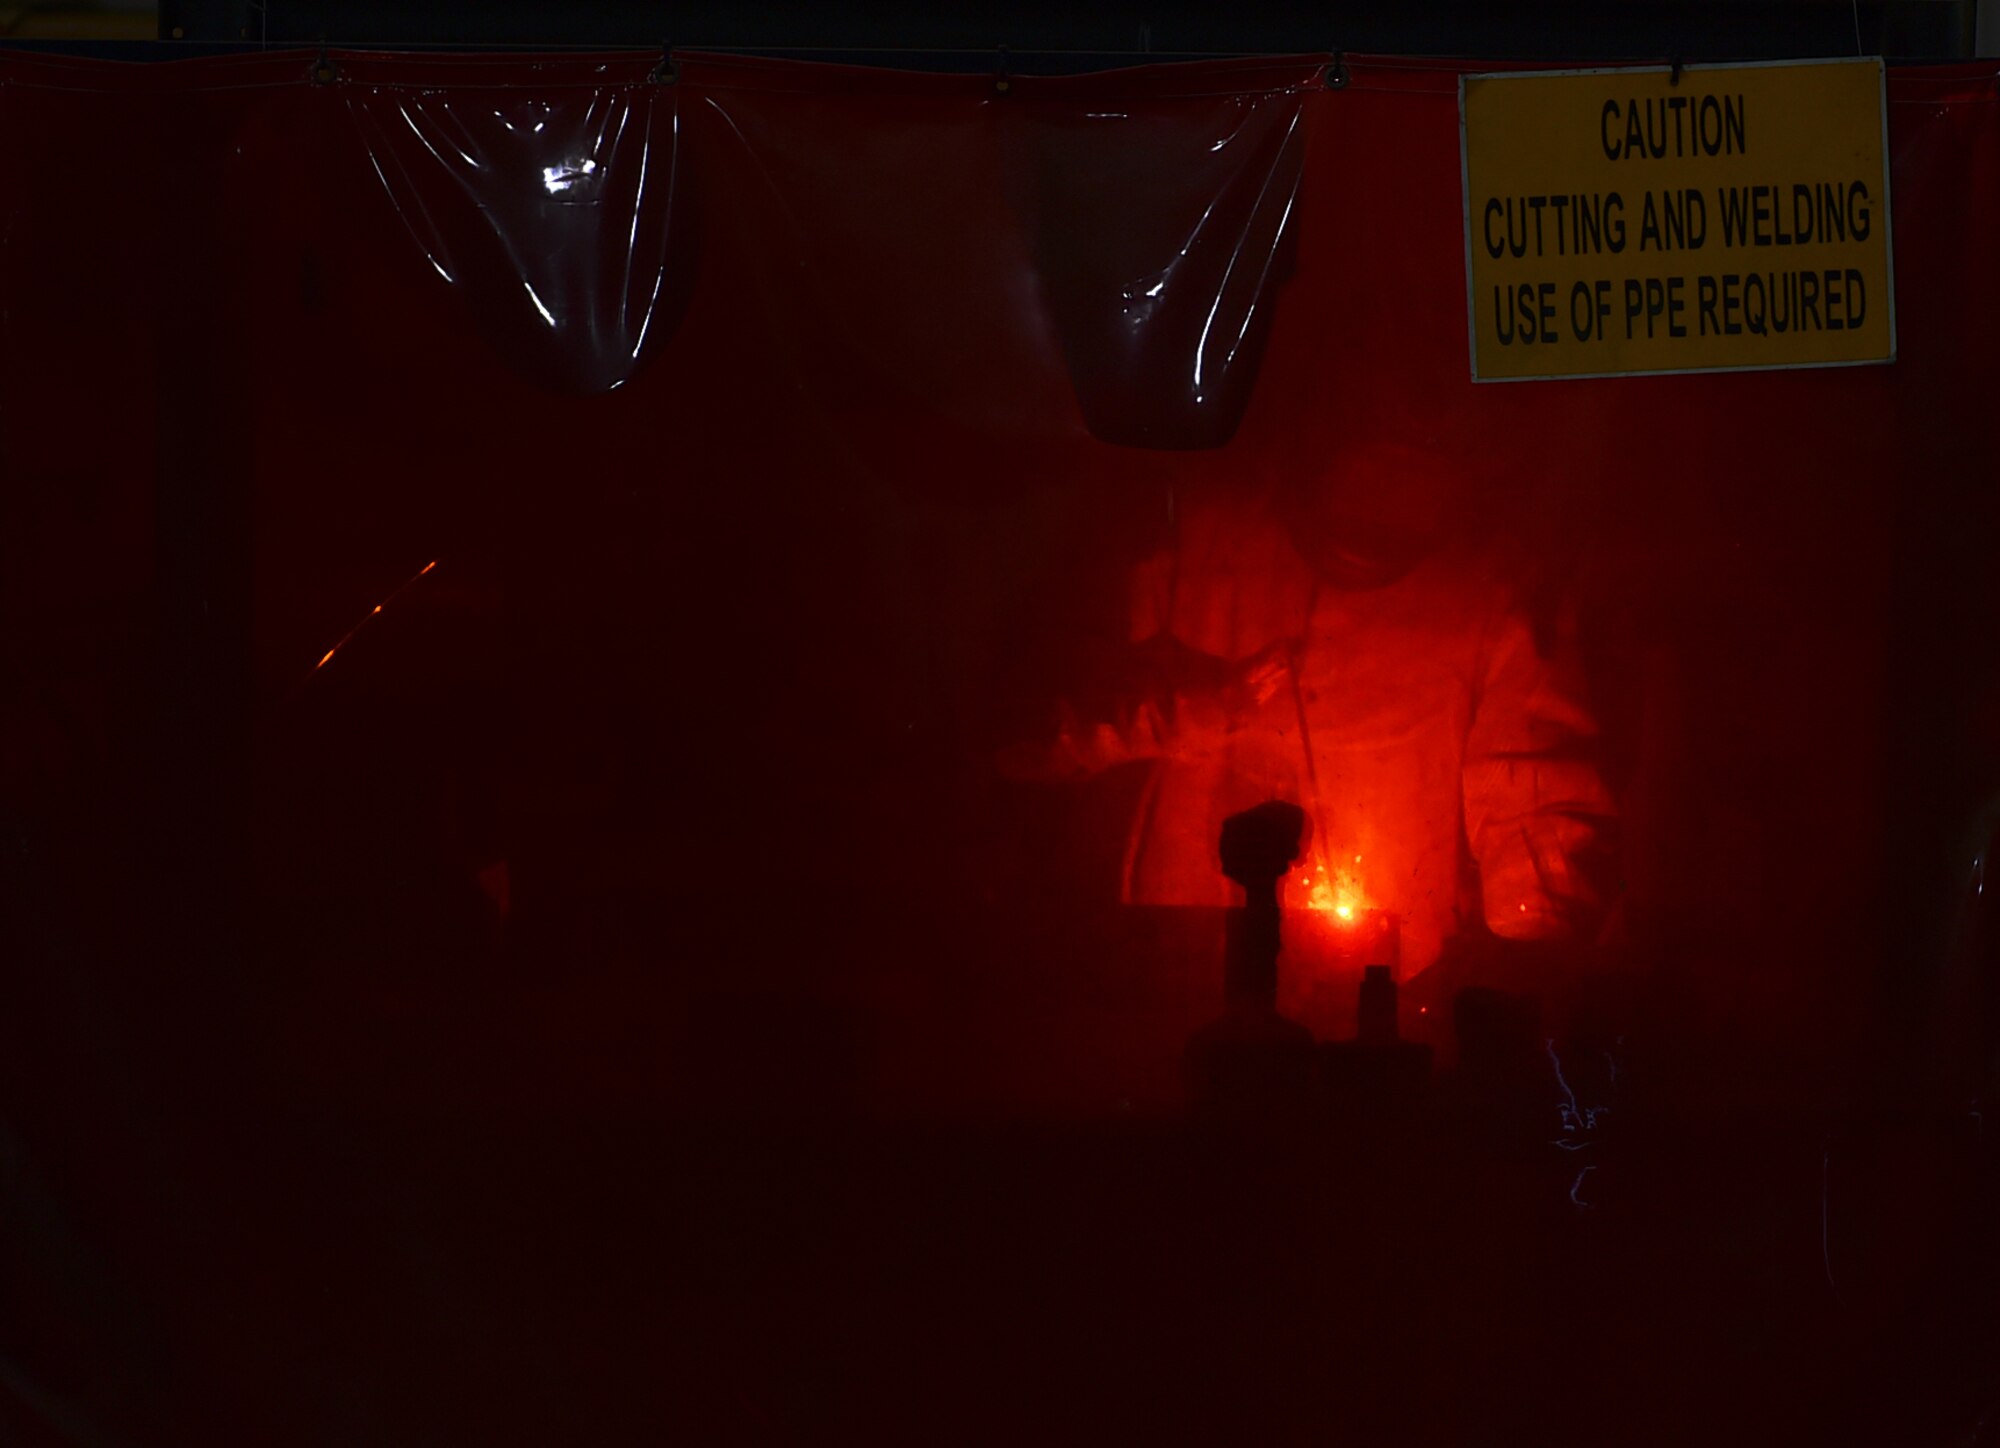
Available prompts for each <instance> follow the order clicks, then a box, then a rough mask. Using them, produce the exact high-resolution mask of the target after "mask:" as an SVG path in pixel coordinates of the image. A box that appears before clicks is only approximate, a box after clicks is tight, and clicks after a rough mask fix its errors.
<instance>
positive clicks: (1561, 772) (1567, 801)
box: [1464, 619, 1615, 941]
mask: <svg viewBox="0 0 2000 1448" xmlns="http://www.w3.org/2000/svg"><path fill="white" fill-rule="evenodd" d="M1597 733H1598V730H1597V722H1596V720H1595V719H1593V718H1592V717H1591V714H1590V711H1589V709H1588V706H1587V705H1586V704H1585V702H1584V691H1583V688H1582V679H1581V675H1580V670H1579V669H1578V667H1577V664H1576V660H1575V658H1574V655H1573V652H1572V651H1570V650H1569V649H1568V648H1567V647H1566V646H1564V645H1563V644H1561V643H1558V644H1557V646H1556V647H1555V648H1554V649H1553V650H1552V651H1551V656H1550V657H1546V658H1545V657H1542V656H1541V655H1540V654H1538V653H1537V651H1536V648H1535V642H1534V638H1533V636H1532V634H1531V633H1530V631H1529V629H1528V627H1527V625H1526V623H1525V622H1524V621H1521V620H1519V619H1509V620H1507V621H1506V622H1505V623H1503V624H1502V625H1501V626H1500V627H1499V628H1498V629H1497V630H1496V632H1495V634H1494V636H1493V638H1492V639H1491V640H1490V641H1489V646H1488V648H1487V650H1486V654H1485V660H1484V669H1483V679H1482V681H1481V685H1480V689H1479V695H1478V698H1477V699H1476V700H1475V703H1474V714H1473V720H1472V726H1471V731H1470V734H1469V736H1468V739H1467V747H1466V752H1465V764H1464V770H1465V775H1464V797H1465V830H1466V839H1467V841H1468V843H1469V844H1470V846H1471V848H1472V854H1473V858H1474V859H1475V860H1476V861H1477V862H1478V865H1479V879H1480V890H1481V895H1482V899H1483V903H1484V907H1485V915H1486V924H1487V927H1488V928H1489V929H1490V930H1491V931H1492V932H1493V933H1494V934H1495V935H1498V936H1500V937H1502V938H1503V939H1508V940H1521V941H1530V940H1585V939H1589V938H1591V937H1592V936H1594V935H1595V934H1596V932H1597V930H1598V929H1599V927H1600V926H1601V925H1602V922H1603V917H1604V913H1605V909H1606V904H1607V895H1608V890H1607V888H1606V887H1607V878H1606V877H1607V875H1608V872H1609V863H1610V855H1611V844H1612V839H1611V832H1612V828H1613V825H1614V815H1615V809H1614V806H1613V803H1612V800H1611V796H1610V792H1609V790H1608V789H1607V788H1606V787H1605V783H1604V778H1603V775H1602V773H1601V772H1600V770H1599V767H1598V763H1597V749H1596V742H1597Z"/></svg>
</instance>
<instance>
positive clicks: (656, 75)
mask: <svg viewBox="0 0 2000 1448" xmlns="http://www.w3.org/2000/svg"><path fill="white" fill-rule="evenodd" d="M680 78H681V71H680V67H679V66H677V65H675V64H674V43H673V42H672V41H671V40H669V41H666V42H664V43H663V44H662V45H661V46H660V63H659V64H658V65H656V66H654V67H653V73H652V74H651V75H649V76H647V77H646V79H647V80H649V81H651V82H652V83H653V84H654V85H672V84H673V83H674V82H675V81H677V80H679V79H680Z"/></svg>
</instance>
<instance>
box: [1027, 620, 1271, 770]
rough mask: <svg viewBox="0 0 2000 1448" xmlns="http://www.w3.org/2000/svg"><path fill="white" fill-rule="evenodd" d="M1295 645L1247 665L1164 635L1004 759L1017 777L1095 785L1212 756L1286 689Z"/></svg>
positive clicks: (1129, 654) (1130, 653) (1138, 648)
mask: <svg viewBox="0 0 2000 1448" xmlns="http://www.w3.org/2000/svg"><path fill="white" fill-rule="evenodd" d="M1287 658H1288V655H1287V652H1286V646H1284V645H1274V646H1273V647H1272V648H1269V649H1267V650H1265V651H1264V652H1262V653H1260V654H1257V655H1255V656H1253V657H1252V658H1249V659H1245V660H1242V661H1239V662H1231V661H1229V660H1225V659H1218V658H1216V657H1214V656H1213V655H1211V654H1204V653H1200V652H1197V651H1196V650H1193V649H1190V648H1188V647H1187V646H1186V645H1184V644H1182V643H1180V642H1179V641H1177V640H1175V639H1173V638H1171V637H1168V636H1165V635H1162V636H1158V637H1155V638H1152V639H1149V640H1147V641H1146V642H1145V643H1142V644H1136V645H1132V646H1130V647H1129V648H1128V649H1126V650H1125V651H1124V653H1123V657H1121V659H1120V660H1119V661H1118V662H1117V664H1116V665H1114V666H1112V667H1111V668H1109V669H1107V670H1106V673H1107V674H1108V675H1110V678H1109V681H1108V683H1106V684H1104V685H1102V686H1100V687H1099V688H1098V689H1096V690H1095V691H1093V692H1092V693H1091V695H1090V696H1089V697H1085V698H1079V699H1067V700H1064V701H1062V702H1061V703H1060V704H1058V705H1057V706H1056V711H1055V715H1056V717H1055V719H1054V721H1053V723H1052V725H1051V726H1050V728H1049V729H1048V730H1047V731H1046V732H1045V735H1044V737H1042V738H1040V739H1037V740H1031V741H1027V742H1024V743H1021V744H1017V745H1014V746H1011V747H1009V748H1007V749H1005V750H1003V751H1001V755H1000V769H1001V773H1002V774H1004V775H1006V776H1008V777H1009V778H1012V779H1030V780H1064V779H1086V778H1089V777H1090V776H1092V775H1095V774H1099V773H1102V772H1103V771H1104V770H1107V769H1110V768H1112V767H1114V766H1116V765H1120V764H1128V763H1131V762H1132V761H1134V760H1142V759H1181V760H1195V759H1203V758H1208V757H1210V756H1212V755H1213V754H1214V753H1215V752H1216V751H1218V750H1219V749H1221V748H1222V747H1223V745H1224V743H1225V742H1226V741H1227V740H1228V739H1229V738H1230V737H1231V736H1232V735H1234V734H1236V733H1237V732H1238V731H1240V730H1241V729H1243V728H1245V727H1247V726H1248V725H1249V724H1250V723H1251V722H1252V721H1254V720H1255V719H1256V718H1257V716H1258V713H1259V711H1260V710H1261V709H1262V708H1263V706H1264V704H1265V703H1266V702H1267V701H1268V700H1269V699H1270V698H1271V696H1272V695H1273V694H1275V693H1276V692H1277V690H1278V688H1279V686H1280V685H1281V684H1282V683H1283V682H1284V679H1285V670H1286V668H1287Z"/></svg>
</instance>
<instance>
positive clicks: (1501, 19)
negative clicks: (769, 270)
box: [160, 0, 1974, 71]
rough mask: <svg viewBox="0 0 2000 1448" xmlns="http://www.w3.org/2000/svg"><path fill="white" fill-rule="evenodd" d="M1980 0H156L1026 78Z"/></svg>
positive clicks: (527, 37) (1733, 31) (270, 39)
mask: <svg viewBox="0 0 2000 1448" xmlns="http://www.w3.org/2000/svg"><path fill="white" fill-rule="evenodd" d="M1973 16H1974V5H1973V3H1972V0H1887V3H1883V0H1876V3H1859V4H1856V3H1853V0H1619V3H1607V0H1436V3H1430V4H1385V3H1382V0H1374V3H1367V4H1354V3H1349V4H1344V5H1343V4H1332V5H1328V4H1302V3H1297V0H1244V3H1238V4H1218V3H1214V0H1120V3H1108V4H1097V5H1072V4H1064V3H1061V0H1025V3H1023V0H1016V3H1008V4H1001V3H995V0H981V3H972V4H963V5H955V6H945V5H937V4H935V3H932V4H916V3H908V0H904V3H897V4H875V5H856V4H846V5H815V4H810V3H803V0H788V3H779V4H765V5H755V6H751V5H741V4H734V5H732V4H719V3H712V0H711V3H706V4H691V5H661V4H657V3H652V4H642V3H637V0H491V3H486V4H481V5H478V6H467V5H458V6H450V5H444V4H438V3H435V0H433V3H421V0H419V3H397V0H163V3H162V5H161V7H160V35H161V38H162V39H163V40H178V41H180V42H182V43H183V44H202V43H207V44H227V45H241V44H244V43H245V42H248V43H250V44H253V45H287V46H294V45H317V44H333V45H349V46H368V45H385V46H400V47H407V46H424V45H443V46H451V47H480V46H530V47H558V46H605V47H624V46H655V45H660V44H663V43H667V42H671V43H672V44H674V45H676V46H679V47H683V48H687V49H712V50H755V51H775V52H779V53H794V54H821V55H825V54H827V53H829V52H831V53H834V55H835V56H836V57H837V58H843V59H855V60H861V61H873V62H882V63H889V64H909V65H923V66H926V67H928V68H939V67H948V68H978V67H983V66H985V65H989V64H991V63H992V57H994V56H995V55H996V53H997V51H998V50H999V48H1001V47H1003V46H1004V47H1006V48H1007V49H1008V50H1009V51H1010V52H1011V56H1010V60H1011V63H1012V64H1013V65H1015V66H1016V67H1017V68H1019V69H1021V70H1023V71H1031V70H1074V69H1083V68H1091V67H1094V66H1097V65H1101V64H1104V63H1106V62H1111V63H1121V62H1127V61H1129V60H1130V59H1131V58H1133V57H1136V56H1141V55H1146V54H1152V55H1157V56H1161V57H1163V58H1165V57H1173V56H1186V55H1218V54H1286V53H1298V52H1313V51H1325V50H1350V51H1365V52H1380V53H1393V54H1410V55H1461V56H1478V57H1492V58H1518V59H1540V60H1555V59H1596V58H1613V57H1617V58H1642V57H1646V58H1650V57H1658V58H1661V59H1670V58H1674V57H1679V58H1682V59H1686V60H1731V59H1767V58H1778V57H1786V56H1831V55H1852V54H1855V53H1857V52H1861V53H1867V54H1882V55H1887V56H1890V57H1891V58H1902V59H1929V60H1941V59H1951V58H1958V57H1965V56H1969V55H1971V54H1972V45H1973Z"/></svg>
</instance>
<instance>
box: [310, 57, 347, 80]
mask: <svg viewBox="0 0 2000 1448" xmlns="http://www.w3.org/2000/svg"><path fill="white" fill-rule="evenodd" d="M310 74H311V76H312V83H313V84H314V85H332V84H333V83H334V82H335V81H337V80H339V79H340V67H339V66H337V65H335V64H334V63H333V61H332V59H331V58H330V57H329V56H328V55H327V53H326V51H325V50H321V51H320V53H319V59H318V60H315V61H314V62H313V67H312V71H311V72H310Z"/></svg>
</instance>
